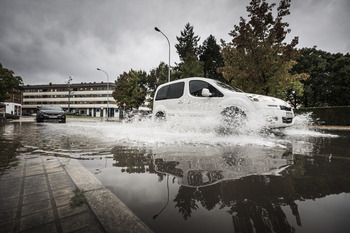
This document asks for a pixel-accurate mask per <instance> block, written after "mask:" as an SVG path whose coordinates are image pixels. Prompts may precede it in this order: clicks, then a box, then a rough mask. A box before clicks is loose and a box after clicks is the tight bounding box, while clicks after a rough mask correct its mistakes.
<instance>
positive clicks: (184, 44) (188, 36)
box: [175, 23, 200, 61]
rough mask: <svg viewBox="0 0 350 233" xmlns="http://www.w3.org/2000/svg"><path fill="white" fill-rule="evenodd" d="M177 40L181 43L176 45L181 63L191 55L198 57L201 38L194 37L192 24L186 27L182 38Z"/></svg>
mask: <svg viewBox="0 0 350 233" xmlns="http://www.w3.org/2000/svg"><path fill="white" fill-rule="evenodd" d="M176 39H177V40H178V42H179V43H178V44H176V45H175V48H176V50H177V53H178V54H179V57H180V60H181V61H184V60H185V58H186V57H187V56H188V55H189V54H190V55H191V56H193V55H194V56H195V57H198V55H199V53H200V50H199V47H198V41H199V40H200V37H199V36H195V35H194V31H193V26H192V25H191V24H190V23H187V24H186V25H185V29H184V31H182V32H181V36H180V37H176Z"/></svg>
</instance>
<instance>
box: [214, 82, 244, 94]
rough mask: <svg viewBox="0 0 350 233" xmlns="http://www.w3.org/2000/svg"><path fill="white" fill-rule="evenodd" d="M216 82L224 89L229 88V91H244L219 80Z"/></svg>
mask: <svg viewBox="0 0 350 233" xmlns="http://www.w3.org/2000/svg"><path fill="white" fill-rule="evenodd" d="M216 84H217V85H218V86H219V87H222V88H224V89H227V90H230V91H234V92H244V91H242V90H241V89H238V88H237V87H231V86H230V85H227V84H226V83H223V82H220V81H216Z"/></svg>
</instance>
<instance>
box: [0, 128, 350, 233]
mask: <svg viewBox="0 0 350 233" xmlns="http://www.w3.org/2000/svg"><path fill="white" fill-rule="evenodd" d="M67 126H69V129H70V131H67V129H66V128H65V127H66V126H62V125H61V124H7V125H5V126H3V127H0V129H1V137H0V146H1V156H0V161H1V164H0V178H1V175H2V173H4V172H6V169H9V168H10V167H14V166H16V163H17V162H16V161H18V157H17V155H20V154H23V153H25V154H33V155H36V156H39V155H40V156H45V155H50V156H52V155H54V156H60V157H67V158H69V159H80V160H82V163H83V164H84V165H85V166H87V167H88V168H89V169H90V170H91V171H92V172H94V173H96V176H97V177H98V178H99V179H101V181H108V182H107V184H106V185H107V186H108V187H110V188H111V190H113V191H114V192H115V193H116V194H117V195H118V197H120V199H122V200H123V201H125V203H126V205H127V206H130V208H132V210H133V211H134V212H135V213H136V214H137V215H139V217H140V218H141V219H142V220H143V221H145V222H146V224H147V225H149V226H150V227H151V228H152V229H154V230H155V231H156V232H164V231H165V230H166V231H167V232H171V231H174V232H176V231H177V232H178V231H182V232H185V231H188V232H196V231H201V232H204V231H213V226H214V227H215V226H216V225H215V224H217V222H220V221H221V222H220V223H221V224H222V223H223V222H225V221H226V222H227V220H225V216H228V217H229V219H230V220H229V226H223V225H224V224H223V225H220V226H216V227H220V228H219V229H220V231H222V232H230V231H231V232H232V227H233V230H234V232H299V231H303V229H307V228H305V226H307V225H308V224H312V223H315V222H312V220H310V219H308V218H306V217H305V214H304V215H303V212H302V210H303V208H304V209H305V208H306V207H305V206H304V205H305V204H304V203H305V202H306V201H309V200H312V201H315V202H316V204H317V203H319V202H318V200H322V199H326V198H325V197H328V196H330V195H333V196H334V195H335V194H341V193H346V194H348V193H349V192H350V155H349V152H348V151H349V150H348V141H349V136H350V134H349V133H338V132H337V134H339V135H340V136H339V137H334V134H330V135H327V134H323V133H320V132H311V131H306V130H289V131H286V132H285V133H284V134H282V135H264V136H266V139H264V140H262V139H261V138H258V140H259V141H260V142H259V143H258V144H254V143H253V144H252V145H250V144H246V143H243V144H242V143H241V142H242V141H239V142H240V143H238V145H234V143H232V142H233V140H232V139H228V138H224V139H225V140H226V141H229V140H230V144H229V145H226V146H222V144H218V143H217V141H219V139H216V140H215V143H214V144H206V143H207V142H208V141H209V139H208V140H207V139H206V140H205V143H203V144H196V143H191V144H174V143H173V144H160V145H158V144H155V145H154V144H152V145H149V144H142V143H140V144H139V143H134V144H130V143H129V144H126V143H124V141H122V142H120V141H115V140H109V141H108V140H105V138H102V137H100V135H104V133H105V132H104V131H102V132H99V134H98V136H99V139H97V138H96V137H95V136H94V135H92V136H91V135H89V133H86V131H84V130H82V131H79V129H81V128H80V127H83V126H82V124H80V125H79V124H77V125H75V124H69V123H67ZM101 126H102V128H103V127H105V128H104V129H103V130H106V132H109V131H107V128H108V130H109V128H110V127H109V126H108V127H106V126H105V125H101V124H97V125H96V126H93V125H92V124H91V125H89V126H88V129H90V131H91V132H92V129H94V127H95V129H96V130H97V129H98V130H100V129H101V128H100V127H101ZM84 127H85V126H84ZM118 127H119V126H118ZM90 131H88V132H90ZM125 131H126V130H125V129H124V132H125ZM82 132H84V133H82ZM148 134H150V133H149V132H148ZM108 135H109V139H111V133H109V134H108ZM130 135H131V134H129V135H128V136H129V137H130ZM167 136H169V135H167ZM190 136H191V137H192V136H193V135H192V134H191V135H187V137H190ZM206 136H210V135H209V134H208V135H206ZM117 137H119V136H117ZM124 137H125V135H124ZM158 137H160V136H158ZM177 137H179V136H178V135H177ZM137 139H138V140H139V137H138V136H137ZM248 139H249V138H248ZM253 139H254V137H253ZM123 140H124V139H123ZM269 141H271V143H269ZM261 142H263V143H261ZM123 185H124V186H123ZM114 187H116V188H114ZM150 189H154V190H150ZM125 190H132V191H131V192H128V191H125ZM131 193H132V195H130V194H131ZM159 193H160V194H159ZM163 194H164V195H163ZM130 196H132V197H130ZM152 197H153V199H152ZM161 197H165V198H164V199H162V198H161ZM135 200H137V202H136V201H135ZM339 209H340V210H339V211H342V213H343V215H344V214H345V215H349V214H350V210H349V209H348V208H347V207H346V205H340V208H339ZM313 212H315V213H317V212H318V209H313ZM178 216H180V217H178ZM317 217H318V216H317V214H315V216H313V218H314V219H318V218H317ZM332 217H333V218H334V216H329V218H332ZM198 218H199V219H200V220H201V221H198ZM179 219H180V220H179ZM202 219H203V220H202ZM196 220H197V222H196ZM310 221H311V223H310ZM315 221H317V220H315ZM324 222H326V221H324ZM316 223H317V224H322V223H323V222H322V221H319V222H316ZM341 223H342V224H341V225H339V226H337V227H338V229H340V230H338V231H340V232H341V231H342V230H344V229H347V228H348V227H349V224H348V222H347V221H345V222H341ZM170 225H172V227H169V226H170ZM199 229H200V230H199ZM311 229H312V228H311ZM321 230H322V229H321ZM305 231H306V230H305ZM344 231H345V230H344Z"/></svg>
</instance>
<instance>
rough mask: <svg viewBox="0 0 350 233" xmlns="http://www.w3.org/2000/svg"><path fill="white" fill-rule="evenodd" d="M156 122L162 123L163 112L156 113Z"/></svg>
mask: <svg viewBox="0 0 350 233" xmlns="http://www.w3.org/2000/svg"><path fill="white" fill-rule="evenodd" d="M155 119H156V121H158V122H159V121H164V120H165V113H164V112H157V113H156V115H155Z"/></svg>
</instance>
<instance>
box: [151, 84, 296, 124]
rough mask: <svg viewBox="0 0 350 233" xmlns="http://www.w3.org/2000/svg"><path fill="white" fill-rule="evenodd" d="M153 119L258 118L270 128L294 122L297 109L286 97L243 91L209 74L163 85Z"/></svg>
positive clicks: (232, 120) (226, 121) (226, 120)
mask: <svg viewBox="0 0 350 233" xmlns="http://www.w3.org/2000/svg"><path fill="white" fill-rule="evenodd" d="M153 112H154V119H157V120H160V119H167V118H171V117H174V116H180V117H181V116H213V117H220V119H221V122H222V123H223V124H227V125H230V126H234V127H236V126H239V125H240V124H241V123H242V122H248V124H249V122H250V123H252V122H254V121H259V122H261V124H262V125H263V126H267V127H269V128H281V127H288V126H291V125H292V124H293V117H294V113H293V111H292V109H291V107H290V106H289V105H288V104H287V103H286V102H285V101H283V100H281V99H277V98H273V97H269V96H263V95H257V94H250V93H244V92H243V91H241V90H239V89H237V88H234V87H231V86H229V85H227V84H224V83H222V82H219V81H217V80H213V79H207V78H186V79H180V80H176V81H172V82H169V83H166V84H162V85H160V86H159V87H158V88H157V90H156V93H155V98H154V102H153Z"/></svg>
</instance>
